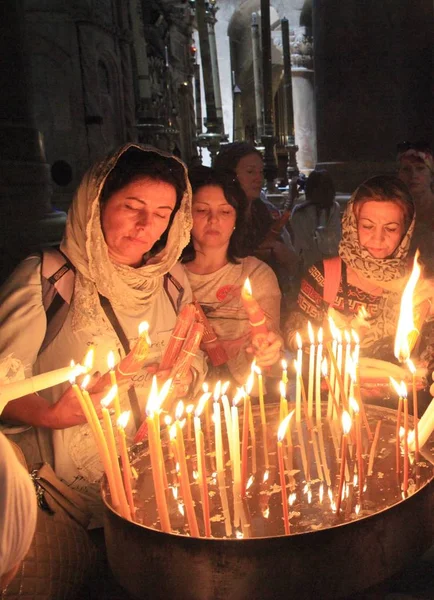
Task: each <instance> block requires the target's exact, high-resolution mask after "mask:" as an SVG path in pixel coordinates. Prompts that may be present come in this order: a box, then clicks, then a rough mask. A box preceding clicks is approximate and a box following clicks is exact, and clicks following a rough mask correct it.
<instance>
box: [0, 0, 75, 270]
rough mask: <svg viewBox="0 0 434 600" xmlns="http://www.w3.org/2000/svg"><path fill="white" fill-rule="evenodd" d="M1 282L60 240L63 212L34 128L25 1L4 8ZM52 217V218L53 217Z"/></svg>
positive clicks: (0, 30) (0, 41)
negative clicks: (33, 253) (55, 203)
mask: <svg viewBox="0 0 434 600" xmlns="http://www.w3.org/2000/svg"><path fill="white" fill-rule="evenodd" d="M0 7H1V8H0V34H1V35H0V55H1V57H2V66H1V69H0V87H1V90H2V92H1V94H0V172H1V179H0V254H1V258H2V259H1V261H0V264H1V268H0V280H3V279H4V277H5V276H6V275H7V274H8V272H9V271H10V270H11V268H12V267H13V266H14V265H15V264H16V263H17V262H18V261H19V260H20V259H21V258H23V257H24V256H25V255H26V254H27V253H28V251H29V250H30V249H31V248H32V247H33V246H36V245H38V244H40V243H42V242H46V243H47V242H48V243H50V242H51V243H53V242H56V241H59V239H60V236H61V233H62V230H63V226H64V223H65V214H64V213H51V212H50V211H51V204H50V199H51V176H50V165H48V164H47V162H46V159H45V153H44V143H43V139H42V136H41V134H40V132H39V131H38V130H37V129H36V127H35V121H34V115H33V107H32V97H31V93H30V90H31V88H30V83H29V77H28V55H27V53H26V51H25V49H24V41H25V36H24V10H23V4H22V2H21V1H17V0H5V1H4V2H2V3H1V4H0ZM50 214H51V215H52V216H51V217H50Z"/></svg>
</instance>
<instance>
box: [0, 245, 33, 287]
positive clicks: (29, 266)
mask: <svg viewBox="0 0 434 600" xmlns="http://www.w3.org/2000/svg"><path fill="white" fill-rule="evenodd" d="M41 265H42V255H41V254H32V255H30V256H28V257H27V258H25V259H24V260H22V261H21V262H20V263H19V264H18V265H17V266H16V267H15V269H14V270H13V271H12V273H11V274H10V275H9V277H8V278H7V279H6V281H5V282H4V283H3V285H2V286H1V290H0V296H2V295H4V293H5V292H6V291H8V290H11V289H14V288H16V287H26V286H35V285H36V286H38V285H39V286H41Z"/></svg>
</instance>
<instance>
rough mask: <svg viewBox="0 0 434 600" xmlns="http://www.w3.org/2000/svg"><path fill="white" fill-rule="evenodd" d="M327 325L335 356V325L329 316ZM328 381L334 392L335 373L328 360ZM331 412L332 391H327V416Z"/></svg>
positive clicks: (336, 347)
mask: <svg viewBox="0 0 434 600" xmlns="http://www.w3.org/2000/svg"><path fill="white" fill-rule="evenodd" d="M329 325H330V333H331V334H332V337H333V343H332V353H333V355H334V357H335V358H336V355H337V351H338V342H337V339H336V326H335V324H334V321H333V319H332V318H331V317H329ZM329 381H330V386H331V390H333V392H334V390H335V381H336V374H335V368H334V365H333V362H330V377H329ZM332 413H333V395H332V392H331V391H329V396H328V403H327V417H328V418H330V417H331V416H332Z"/></svg>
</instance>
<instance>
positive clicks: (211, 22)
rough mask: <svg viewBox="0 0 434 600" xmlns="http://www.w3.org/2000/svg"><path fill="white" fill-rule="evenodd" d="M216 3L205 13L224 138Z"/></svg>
mask: <svg viewBox="0 0 434 600" xmlns="http://www.w3.org/2000/svg"><path fill="white" fill-rule="evenodd" d="M215 1H216V0H214V1H211V2H209V3H208V5H207V10H206V12H205V20H206V24H207V28H208V39H209V51H210V58H211V72H212V80H213V86H214V101H215V108H216V113H217V120H218V122H219V124H220V133H221V134H222V137H224V136H225V126H224V122H223V110H222V94H221V90H220V74H219V62H218V57H217V45H216V39H215V29H214V26H215V23H216V18H215V14H216V12H217V10H218V8H217V7H216V6H215Z"/></svg>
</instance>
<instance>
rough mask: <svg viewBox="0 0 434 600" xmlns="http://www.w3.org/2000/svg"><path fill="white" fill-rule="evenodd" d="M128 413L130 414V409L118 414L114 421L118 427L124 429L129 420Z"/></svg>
mask: <svg viewBox="0 0 434 600" xmlns="http://www.w3.org/2000/svg"><path fill="white" fill-rule="evenodd" d="M130 414H131V411H130V410H125V411H124V412H123V413H121V414H120V415H119V418H118V420H117V421H116V425H117V426H118V429H125V427H126V426H127V425H128V421H129V420H130Z"/></svg>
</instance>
